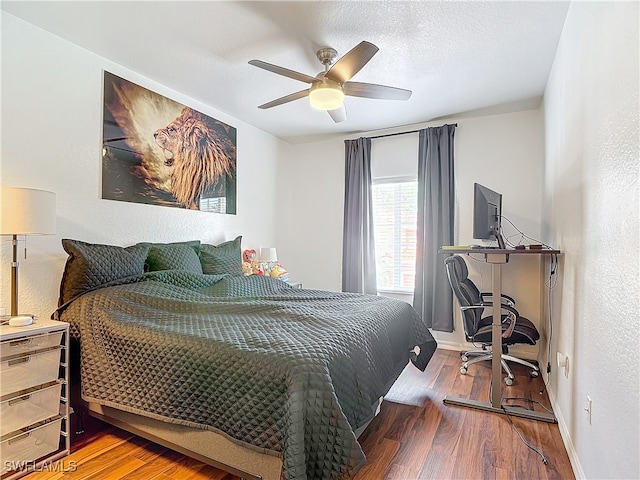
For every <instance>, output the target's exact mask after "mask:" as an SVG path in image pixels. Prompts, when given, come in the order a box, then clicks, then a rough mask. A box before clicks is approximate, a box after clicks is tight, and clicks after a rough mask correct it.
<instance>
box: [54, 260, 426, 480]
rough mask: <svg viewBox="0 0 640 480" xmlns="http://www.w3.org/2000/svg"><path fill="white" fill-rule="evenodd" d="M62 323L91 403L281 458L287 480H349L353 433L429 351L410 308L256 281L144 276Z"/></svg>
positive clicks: (101, 294) (66, 309) (102, 292)
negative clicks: (77, 349) (207, 432)
mask: <svg viewBox="0 0 640 480" xmlns="http://www.w3.org/2000/svg"><path fill="white" fill-rule="evenodd" d="M60 319H61V320H63V321H68V322H69V323H70V324H71V332H72V335H73V336H74V337H75V338H77V339H79V340H80V345H81V381H82V396H83V398H84V399H85V400H86V401H92V402H97V403H101V404H103V405H108V406H112V407H115V408H119V409H122V410H126V411H130V412H134V413H137V414H141V415H147V416H151V417H154V418H159V419H162V420H165V421H169V422H174V423H180V424H184V425H190V426H197V427H200V428H205V429H211V430H214V431H217V432H220V433H223V434H224V435H226V436H227V437H228V438H230V439H231V440H233V441H236V442H238V443H240V444H242V445H244V446H249V448H254V449H258V450H260V451H268V452H270V453H273V454H276V455H280V456H281V457H282V459H283V466H284V467H283V477H284V478H286V479H288V480H297V479H305V478H309V479H316V478H317V479H329V478H332V479H334V478H348V477H350V476H352V475H353V474H354V473H355V472H356V471H357V470H358V469H359V468H360V467H361V466H362V465H363V464H364V463H365V461H366V459H365V456H364V453H363V452H362V449H361V448H360V445H359V444H358V441H357V439H356V436H355V434H354V431H355V430H356V429H358V428H359V427H361V426H362V425H365V424H366V422H368V421H370V420H371V419H372V418H373V416H374V414H375V407H374V406H375V405H376V401H377V400H378V399H379V398H380V397H381V396H383V395H385V393H386V392H387V391H388V390H389V388H390V387H391V385H392V384H393V382H394V381H395V380H396V379H397V377H398V376H399V375H400V373H401V372H402V370H403V368H404V367H405V366H406V365H407V362H408V361H409V359H411V360H412V361H413V362H414V364H415V365H416V366H418V367H419V368H421V369H424V368H425V367H426V364H427V362H428V361H429V359H430V358H431V355H432V354H433V352H434V351H435V348H436V343H435V340H434V339H433V337H432V336H431V334H430V333H429V331H428V330H427V328H426V327H425V326H424V324H423V322H422V321H421V319H420V318H419V317H418V315H417V314H416V312H415V311H414V310H413V308H412V307H411V306H410V305H408V304H407V303H404V302H401V301H398V300H393V299H390V298H385V297H377V296H371V295H359V294H348V293H337V292H328V291H320V290H307V289H305V290H303V289H296V288H291V287H290V286H289V285H287V284H286V283H284V282H282V281H280V280H276V279H271V278H267V277H261V276H249V277H235V276H226V275H225V276H217V275H199V274H193V273H187V272H183V271H177V270H169V271H161V272H152V273H145V274H143V275H139V276H135V277H128V278H126V279H124V280H121V281H118V282H113V283H112V284H110V285H109V286H105V287H103V288H98V289H96V290H94V291H91V292H88V293H85V294H84V295H81V296H80V297H78V298H76V299H75V300H73V301H72V302H70V303H69V304H68V305H65V306H63V308H61V310H60ZM416 346H417V347H419V348H416V349H414V347H416Z"/></svg>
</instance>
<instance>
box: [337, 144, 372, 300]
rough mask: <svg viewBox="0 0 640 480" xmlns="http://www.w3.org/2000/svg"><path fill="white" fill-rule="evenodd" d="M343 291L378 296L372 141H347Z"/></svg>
mask: <svg viewBox="0 0 640 480" xmlns="http://www.w3.org/2000/svg"><path fill="white" fill-rule="evenodd" d="M344 144H345V186H344V229H343V242H342V291H343V292H353V293H370V294H373V295H376V294H377V293H378V292H377V288H376V255H375V242H374V237H373V211H372V205H371V139H370V138H358V139H357V140H345V142H344Z"/></svg>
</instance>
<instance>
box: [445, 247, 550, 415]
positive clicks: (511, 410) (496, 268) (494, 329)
mask: <svg viewBox="0 0 640 480" xmlns="http://www.w3.org/2000/svg"><path fill="white" fill-rule="evenodd" d="M486 259H487V262H488V263H491V278H492V283H493V285H492V290H491V294H492V295H493V302H494V305H496V306H497V308H494V309H493V321H492V323H491V342H492V344H493V346H492V351H493V357H492V359H491V402H490V403H489V402H479V401H477V400H470V399H468V398H461V397H450V396H446V397H444V401H443V402H444V404H445V405H455V406H458V407H468V408H475V409H476V410H484V411H486V412H492V413H505V412H506V413H508V414H509V415H511V416H513V417H520V418H528V419H530V420H538V421H541V422H547V423H558V421H557V420H556V417H555V416H554V415H552V414H550V413H541V412H534V411H533V410H527V409H526V408H521V407H510V406H504V407H503V406H502V312H501V310H500V301H501V295H502V277H501V273H502V272H501V270H500V269H501V267H502V264H503V263H507V257H506V256H505V255H487V256H486Z"/></svg>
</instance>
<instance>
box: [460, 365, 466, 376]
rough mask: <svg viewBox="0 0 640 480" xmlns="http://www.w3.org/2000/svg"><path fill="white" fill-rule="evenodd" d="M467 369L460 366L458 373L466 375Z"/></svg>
mask: <svg viewBox="0 0 640 480" xmlns="http://www.w3.org/2000/svg"><path fill="white" fill-rule="evenodd" d="M466 374H467V369H466V368H465V367H460V375H466Z"/></svg>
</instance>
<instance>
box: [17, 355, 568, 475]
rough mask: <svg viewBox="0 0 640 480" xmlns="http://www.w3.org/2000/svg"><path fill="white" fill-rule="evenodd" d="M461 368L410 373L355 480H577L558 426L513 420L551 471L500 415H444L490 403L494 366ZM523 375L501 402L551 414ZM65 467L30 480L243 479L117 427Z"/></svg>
mask: <svg viewBox="0 0 640 480" xmlns="http://www.w3.org/2000/svg"><path fill="white" fill-rule="evenodd" d="M459 364H460V357H459V355H458V353H457V352H452V351H447V350H438V351H437V352H436V354H435V355H434V357H433V359H432V360H431V362H430V363H429V366H428V367H427V370H426V371H425V372H420V371H419V370H417V369H416V368H414V367H413V366H412V365H409V366H408V367H407V368H406V369H405V371H404V372H403V373H402V375H401V376H400V378H399V379H398V381H397V382H396V383H395V385H394V386H393V388H392V389H391V391H390V392H389V394H388V395H387V397H386V398H385V402H384V403H383V405H382V409H381V411H380V414H379V415H378V416H377V417H376V418H375V419H374V420H373V422H372V423H371V425H370V426H369V427H368V428H367V430H366V431H365V433H364V434H363V435H362V437H361V438H360V443H361V444H362V447H363V449H364V452H365V454H366V455H367V459H368V462H367V465H365V467H363V468H362V470H360V472H358V474H357V475H356V477H355V478H354V480H365V479H366V480H372V479H373V480H376V479H398V480H413V479H423V478H424V479H447V478H455V479H519V480H521V479H573V478H575V477H574V474H573V471H572V469H571V465H570V462H569V458H568V456H567V453H566V451H565V448H564V445H563V443H562V439H561V437H560V431H559V430H558V426H557V425H555V424H548V423H544V422H536V421H533V420H525V419H517V418H514V419H513V424H514V425H515V426H516V427H517V428H518V429H519V430H520V432H521V433H522V435H523V436H524V438H525V439H526V440H527V441H528V442H529V443H530V444H531V445H532V446H534V447H535V448H537V449H538V450H540V451H541V452H543V453H544V455H545V457H546V458H547V459H548V464H546V465H545V464H543V462H542V460H541V457H540V456H539V455H538V454H537V453H535V452H534V451H532V450H530V449H529V448H527V447H526V446H525V444H524V443H523V441H522V440H521V439H520V437H519V436H518V435H517V433H516V432H515V430H514V429H513V428H512V425H511V423H510V422H509V420H508V419H507V418H506V417H505V416H504V415H498V414H493V413H486V412H482V411H477V410H472V409H468V408H460V407H450V406H445V405H444V404H443V403H442V399H443V398H444V396H445V395H448V394H453V395H457V396H462V397H468V398H473V399H476V400H482V401H487V400H488V398H489V389H490V381H491V369H490V364H489V363H488V362H485V363H484V364H477V365H474V366H473V367H471V368H470V369H469V373H468V374H467V375H464V376H463V375H460V374H459V372H458V368H459V366H460V365H459ZM518 367H519V366H514V373H515V374H516V381H515V383H514V385H513V386H511V387H503V395H504V396H505V397H522V398H526V399H529V400H530V401H522V400H519V401H516V402H511V403H517V404H520V405H526V406H528V407H529V408H531V406H532V405H533V402H531V400H533V401H539V402H541V403H543V404H544V405H545V406H547V407H549V399H548V397H547V395H546V392H545V391H544V384H543V382H542V379H541V378H535V379H532V378H529V376H528V371H527V369H526V368H524V367H522V368H518ZM536 409H539V407H537V406H536ZM64 461H65V465H64V466H65V467H68V466H69V462H75V465H77V466H76V468H75V471H73V472H72V471H69V472H66V473H63V472H60V471H58V472H46V471H45V472H37V473H32V474H30V475H29V476H27V477H25V478H26V479H27V480H45V479H59V478H64V479H92V480H94V479H114V480H116V479H123V480H124V479H127V480H134V479H139V480H148V479H157V480H172V479H173V480H187V479H188V480H195V479H213V480H238V477H234V476H233V475H230V474H226V473H224V472H222V471H220V470H216V469H215V468H213V467H210V466H208V465H204V464H202V463H200V462H198V461H196V460H192V459H190V458H188V457H185V456H183V455H180V454H177V453H175V452H172V451H170V450H167V449H166V448H164V447H160V446H158V445H156V444H154V443H151V442H148V441H146V440H143V439H141V438H139V437H136V436H134V435H131V434H128V433H126V432H123V431H122V430H119V429H116V428H113V427H111V428H109V429H108V430H105V431H103V432H100V433H99V434H97V435H96V438H95V439H94V440H92V441H91V442H88V443H86V444H85V445H84V446H82V447H81V448H79V449H74V451H73V452H72V454H71V455H70V456H69V457H67V458H66V459H65V460H64Z"/></svg>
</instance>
